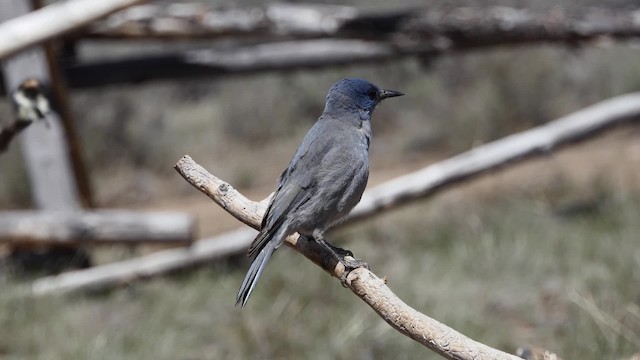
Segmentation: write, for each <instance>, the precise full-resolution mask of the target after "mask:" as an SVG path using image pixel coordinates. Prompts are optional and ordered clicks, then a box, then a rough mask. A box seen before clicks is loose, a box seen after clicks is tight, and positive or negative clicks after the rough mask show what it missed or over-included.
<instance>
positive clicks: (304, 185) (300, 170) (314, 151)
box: [248, 123, 334, 256]
mask: <svg viewBox="0 0 640 360" xmlns="http://www.w3.org/2000/svg"><path fill="white" fill-rule="evenodd" d="M316 125H318V123H316ZM320 125H322V124H320ZM322 130H323V126H314V127H313V128H311V130H310V131H309V133H308V134H307V136H305V138H304V140H303V141H302V144H301V145H300V146H299V147H298V150H297V151H296V153H295V154H294V156H293V158H292V159H291V162H290V163H289V166H288V167H287V168H286V169H285V170H284V171H283V172H282V175H280V179H279V181H278V188H277V190H276V192H275V194H274V195H273V198H272V199H271V202H270V203H269V206H268V207H267V211H266V212H265V215H264V217H263V219H262V228H261V229H260V234H258V236H257V237H256V239H255V240H254V241H253V243H252V244H251V246H250V247H249V250H248V254H249V256H252V255H253V254H255V253H256V252H257V251H260V250H261V249H262V248H263V247H264V246H265V244H266V243H267V242H268V241H269V240H271V238H272V236H273V234H274V233H276V232H277V230H278V229H279V228H280V226H282V224H283V222H284V221H285V220H286V218H287V214H289V213H290V212H293V211H295V210H296V209H298V208H299V207H300V206H302V205H303V204H304V203H306V202H307V201H308V200H309V199H310V198H311V196H312V195H313V194H314V192H315V191H316V189H315V184H316V182H317V181H316V177H317V174H318V171H319V168H318V165H319V164H320V163H321V162H322V158H324V157H325V155H326V154H327V153H328V152H329V151H330V150H331V148H332V147H333V142H334V139H333V138H332V137H331V136H328V135H329V134H323V131H322ZM287 235H288V234H287ZM283 240H284V239H278V240H277V241H278V242H279V244H277V245H278V246H279V245H281V243H282V241H283Z"/></svg>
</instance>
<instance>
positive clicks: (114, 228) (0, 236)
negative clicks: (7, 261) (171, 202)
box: [0, 210, 195, 247]
mask: <svg viewBox="0 0 640 360" xmlns="http://www.w3.org/2000/svg"><path fill="white" fill-rule="evenodd" d="M194 232H195V220H194V219H193V217H192V216H190V215H188V214H184V213H176V212H140V211H129V210H99V211H77V212H59V211H58V212H52V211H48V212H43V211H6V212H0V243H9V244H13V245H18V246H20V247H24V246H27V247H28V246H32V245H38V246H39V245H68V246H74V245H87V244H89V245H101V244H113V243H119V244H123V243H124V244H129V245H134V244H140V243H159V244H164V245H182V246H185V245H187V246H188V245H190V244H191V243H192V241H193V235H194Z"/></svg>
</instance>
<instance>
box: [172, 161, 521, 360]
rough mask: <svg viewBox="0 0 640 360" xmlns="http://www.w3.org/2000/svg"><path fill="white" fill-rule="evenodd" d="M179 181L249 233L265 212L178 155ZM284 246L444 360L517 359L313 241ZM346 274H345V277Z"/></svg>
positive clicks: (289, 242) (297, 239) (294, 237)
mask: <svg viewBox="0 0 640 360" xmlns="http://www.w3.org/2000/svg"><path fill="white" fill-rule="evenodd" d="M175 168H176V170H177V171H178V172H179V173H180V175H182V176H183V177H184V178H185V180H187V181H188V182H189V183H190V184H192V185H193V186H195V187H196V188H198V190H200V191H202V192H203V193H205V194H206V195H207V196H209V197H210V198H212V199H213V200H214V201H216V203H218V205H220V206H222V207H223V208H224V209H225V210H227V212H229V213H230V214H232V215H233V216H235V217H236V218H238V219H241V220H242V221H243V222H245V223H246V224H247V225H249V226H251V227H253V228H256V229H257V228H259V226H260V222H261V218H262V215H263V214H264V211H265V209H266V205H265V203H264V202H261V203H253V204H251V203H248V201H249V200H247V198H245V197H244V196H242V195H241V194H239V193H238V192H237V191H236V190H235V189H233V188H232V187H231V185H229V184H227V183H225V182H223V181H222V180H220V179H218V178H216V177H215V176H213V175H211V174H208V173H207V171H206V170H205V169H204V168H202V167H201V166H200V165H198V164H196V163H195V162H194V161H193V160H192V159H191V158H190V157H188V156H184V157H183V158H182V159H180V161H178V163H177V164H176V166H175ZM286 244H287V245H288V246H290V247H292V248H294V249H295V250H296V251H297V252H299V253H301V254H302V255H304V256H305V257H307V258H308V259H310V260H311V261H313V262H314V263H315V264H317V265H318V266H320V267H321V268H322V269H324V270H325V271H326V272H328V273H329V274H331V275H332V276H334V277H336V278H338V279H346V281H345V284H346V286H347V287H348V288H349V289H351V291H353V293H354V294H356V295H357V296H358V297H360V298H361V299H362V300H363V301H364V302H366V303H367V304H368V305H369V306H371V308H372V309H373V310H375V312H376V313H378V315H380V317H381V318H382V319H384V320H385V321H386V322H387V323H388V324H389V325H391V326H392V327H393V328H394V329H396V330H397V331H399V332H400V333H402V334H403V335H405V336H408V337H409V338H411V339H413V340H415V341H417V342H418V343H420V344H422V345H424V346H426V347H428V348H429V349H431V350H433V351H435V352H437V353H438V354H440V355H442V356H443V357H445V358H447V359H460V360H462V359H464V360H477V359H510V360H515V359H519V358H518V357H516V356H514V355H510V354H507V353H504V352H502V351H500V350H497V349H493V348H491V347H489V346H487V345H484V344H482V343H479V342H476V341H474V340H472V339H469V338H467V337H466V336H464V335H462V334H460V333H458V332H456V331H455V330H453V329H452V328H450V327H448V326H446V325H444V324H442V323H440V322H438V321H436V320H434V319H432V318H430V317H428V316H426V315H424V314H422V313H420V312H418V311H417V310H415V309H413V308H411V307H410V306H409V305H407V304H406V303H404V302H403V301H402V300H401V299H400V298H398V297H397V296H396V295H395V294H394V293H393V292H392V291H391V289H389V287H387V285H386V281H385V280H383V279H380V278H379V277H378V276H377V275H375V274H374V273H373V272H371V271H370V270H368V269H365V268H357V269H355V270H351V271H348V270H346V269H345V268H344V266H343V265H342V264H340V263H338V262H336V261H335V259H334V258H333V256H332V254H331V253H330V252H329V251H328V250H327V249H326V248H324V247H323V246H320V245H319V244H317V243H316V242H315V241H314V240H313V239H308V238H306V237H304V236H299V235H298V234H294V235H292V236H289V237H288V238H287V240H286ZM345 272H347V273H345Z"/></svg>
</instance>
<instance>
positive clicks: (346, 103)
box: [324, 78, 404, 116]
mask: <svg viewBox="0 0 640 360" xmlns="http://www.w3.org/2000/svg"><path fill="white" fill-rule="evenodd" d="M401 95H404V94H403V93H401V92H398V91H394V90H383V89H380V88H378V87H377V86H375V85H373V84H372V83H370V82H368V81H366V80H362V79H355V78H349V79H342V80H340V81H338V82H337V83H335V84H333V85H332V86H331V88H330V89H329V93H328V94H327V104H326V105H325V110H324V111H325V112H328V113H335V112H341V111H358V112H364V113H367V114H368V115H369V116H370V115H371V113H372V112H373V110H374V109H375V108H376V105H378V103H380V101H382V100H384V99H386V98H389V97H394V96H401Z"/></svg>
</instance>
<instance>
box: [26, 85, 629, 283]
mask: <svg viewBox="0 0 640 360" xmlns="http://www.w3.org/2000/svg"><path fill="white" fill-rule="evenodd" d="M639 118H640V93H633V94H629V95H622V96H618V97H615V98H612V99H609V100H606V101H603V102H601V103H598V104H595V105H592V106H590V107H587V108H585V109H583V110H580V111H577V112H575V113H573V114H571V115H568V116H566V117H563V118H561V119H558V120H555V121H553V122H550V123H548V124H547V125H544V126H542V127H540V128H534V129H532V130H528V131H525V132H522V133H519V134H515V135H512V136H510V137H507V138H504V139H501V140H497V141H495V142H491V143H488V144H485V145H481V146H479V147H477V148H475V149H473V150H471V151H468V152H465V153H462V154H460V155H458V156H456V157H454V158H451V159H448V160H444V161H442V162H438V163H436V164H433V165H430V166H428V167H426V168H424V169H422V170H419V171H417V172H414V173H411V174H408V175H405V176H402V177H400V178H399V179H402V180H391V181H388V182H386V183H384V184H381V185H378V186H376V187H373V188H371V189H369V190H367V191H366V192H365V194H364V195H363V197H362V201H361V202H360V204H359V205H358V206H357V207H356V208H355V209H354V210H353V212H352V213H351V216H350V218H349V219H348V220H347V221H346V222H345V224H348V223H351V222H353V221H358V220H363V219H365V218H367V217H369V216H373V215H376V214H379V213H381V212H383V211H387V210H389V209H392V208H395V207H399V206H402V205H403V204H407V203H409V202H411V201H415V200H418V199H420V198H424V197H425V196H429V195H433V194H435V193H437V192H438V191H441V190H443V189H445V188H447V187H448V186H452V185H454V184H457V183H459V182H460V181H463V180H470V179H472V178H474V177H475V176H477V175H480V174H483V173H486V172H489V171H495V170H498V169H500V168H503V167H507V166H509V165H511V164H514V163H515V162H516V161H517V160H522V159H526V158H530V157H534V156H542V155H545V154H548V153H549V151H551V150H553V149H555V148H557V147H559V146H561V145H565V144H570V143H572V142H576V141H578V140H581V139H582V138H587V137H589V136H595V135H596V134H599V133H601V132H603V131H604V130H607V129H610V128H613V127H614V126H616V125H620V124H623V123H625V122H630V121H635V120H638V119H639ZM532 134H533V135H532ZM176 167H177V168H180V169H181V170H180V172H184V173H185V176H188V177H189V178H192V179H194V181H195V182H194V183H193V185H194V186H195V187H197V188H198V189H199V190H201V191H202V192H203V193H205V194H207V195H208V196H210V197H211V198H212V199H213V200H214V201H216V202H217V203H219V204H221V206H222V207H223V208H225V209H227V208H241V209H243V210H242V211H238V212H233V213H232V215H233V216H235V217H236V218H238V219H239V220H240V221H242V222H243V223H245V224H247V225H249V226H254V225H253V224H256V223H257V222H258V221H259V219H260V218H261V216H262V211H263V210H264V207H265V206H266V203H267V202H268V198H267V199H265V200H263V201H262V202H260V203H257V202H253V201H251V200H249V199H247V198H245V197H243V196H242V195H241V194H240V193H238V192H237V191H236V190H235V189H234V188H233V187H232V186H230V185H229V184H227V183H225V182H224V181H222V180H220V179H218V178H216V177H214V176H213V175H211V174H209V173H208V172H207V171H206V170H205V169H204V168H202V167H200V166H197V165H196V164H194V163H193V160H191V159H190V158H189V157H185V158H183V159H181V160H180V161H179V162H178V164H177V165H176ZM254 236H255V232H253V231H248V230H245V231H244V232H231V233H226V234H223V235H221V236H219V237H214V238H209V239H202V240H199V241H197V242H195V243H194V245H193V246H192V248H190V249H188V250H183V249H175V250H165V251H162V252H159V253H157V254H151V255H147V256H143V257H140V258H138V259H134V260H128V261H124V262H119V263H114V264H110V265H105V266H98V267H95V268H91V269H88V270H83V271H73V272H68V273H64V274H61V275H58V276H53V277H47V278H42V279H40V280H38V281H36V282H34V284H33V286H32V287H33V291H34V293H35V294H37V295H45V294H51V293H64V292H69V291H77V290H93V289H104V288H111V287H116V286H118V285H121V284H123V283H128V282H132V281H134V280H139V279H141V278H147V277H152V276H160V275H163V274H166V273H168V272H171V271H175V270H178V269H181V268H185V267H190V266H195V265H199V264H204V263H207V262H210V261H212V260H214V259H217V258H222V257H226V256H229V255H233V254H238V253H240V252H242V251H244V249H246V248H247V247H248V246H249V244H250V243H251V241H252V240H253V237H254ZM304 243H310V242H304ZM311 243H313V242H311Z"/></svg>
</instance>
